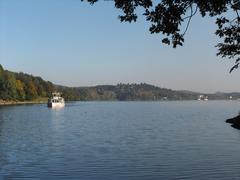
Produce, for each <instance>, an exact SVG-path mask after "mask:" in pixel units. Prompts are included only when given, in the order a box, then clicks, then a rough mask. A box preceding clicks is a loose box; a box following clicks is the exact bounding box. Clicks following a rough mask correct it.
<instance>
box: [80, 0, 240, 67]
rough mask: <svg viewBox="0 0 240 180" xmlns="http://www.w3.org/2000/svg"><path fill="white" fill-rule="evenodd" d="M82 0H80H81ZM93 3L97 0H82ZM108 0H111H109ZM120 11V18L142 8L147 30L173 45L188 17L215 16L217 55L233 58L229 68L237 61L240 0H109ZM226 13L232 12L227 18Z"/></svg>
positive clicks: (130, 19) (178, 42)
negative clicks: (218, 41)
mask: <svg viewBox="0 0 240 180" xmlns="http://www.w3.org/2000/svg"><path fill="white" fill-rule="evenodd" d="M81 1H84V0H81ZM85 1H88V2H90V3H91V4H94V3H95V2H97V1H98V0H85ZM110 1H111V0H110ZM112 1H113V2H114V3H115V7H116V8H117V9H120V10H121V11H122V14H121V15H119V19H120V20H121V21H122V22H123V21H126V22H135V21H136V20H137V17H138V15H137V13H136V9H137V8H140V9H143V16H145V17H146V21H149V22H150V24H151V25H150V28H149V31H150V32H151V33H157V34H158V33H159V34H162V35H163V38H162V43H165V44H168V45H172V46H173V47H174V48H175V47H177V46H178V45H180V46H182V45H183V43H184V35H185V34H186V32H187V30H188V27H189V24H190V22H191V20H192V17H193V16H194V15H196V14H200V15H201V16H202V17H205V16H210V17H215V18H216V24H217V29H216V35H217V36H218V37H219V38H221V39H222V40H221V42H220V43H218V44H217V45H216V47H217V49H218V53H217V55H218V56H221V57H226V58H229V59H235V65H234V66H233V67H232V68H231V70H230V72H231V71H232V70H233V69H235V68H238V66H239V62H240V57H239V55H240V12H239V11H240V0H159V1H153V0H112ZM229 14H233V16H231V18H228V15H229Z"/></svg>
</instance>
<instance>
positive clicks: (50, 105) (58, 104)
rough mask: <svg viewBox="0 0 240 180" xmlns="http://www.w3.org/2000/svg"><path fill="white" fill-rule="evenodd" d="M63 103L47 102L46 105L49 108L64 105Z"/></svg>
mask: <svg viewBox="0 0 240 180" xmlns="http://www.w3.org/2000/svg"><path fill="white" fill-rule="evenodd" d="M64 106H65V104H64V103H60V102H59V103H48V107H49V108H62V107H64Z"/></svg>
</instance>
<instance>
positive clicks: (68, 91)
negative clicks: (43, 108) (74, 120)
mask: <svg viewBox="0 0 240 180" xmlns="http://www.w3.org/2000/svg"><path fill="white" fill-rule="evenodd" d="M54 91H59V92H61V93H62V95H63V97H64V98H65V100H66V101H78V100H80V101H160V100H197V98H198V96H199V95H200V94H201V93H197V92H191V91H175V90H171V89H166V88H160V87H157V86H153V85H149V84H146V83H140V84H134V83H133V84H122V83H120V84H117V85H100V86H92V87H66V86H60V85H55V84H53V83H52V82H50V81H45V80H43V79H42V78H41V77H38V76H33V75H29V74H26V73H22V72H20V73H17V72H11V71H9V70H4V68H3V67H2V66H1V65H0V104H14V103H20V104H21V103H25V102H26V103H28V102H29V103H41V102H45V101H47V98H48V97H49V96H50V95H51V93H52V92H54ZM204 95H207V96H208V97H209V99H211V100H226V99H229V97H231V98H232V99H233V100H234V99H239V98H240V93H214V94H204Z"/></svg>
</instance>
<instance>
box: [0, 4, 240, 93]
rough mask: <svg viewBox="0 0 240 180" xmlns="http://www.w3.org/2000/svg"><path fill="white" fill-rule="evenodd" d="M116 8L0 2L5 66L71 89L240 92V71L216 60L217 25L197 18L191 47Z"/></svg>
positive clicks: (0, 38) (1, 59)
mask: <svg viewBox="0 0 240 180" xmlns="http://www.w3.org/2000/svg"><path fill="white" fill-rule="evenodd" d="M119 13H120V12H119V10H117V9H115V8H114V5H113V3H112V2H106V1H105V2H104V1H100V2H98V3H97V4H95V5H94V6H90V5H89V4H88V3H86V2H84V3H83V2H81V1H80V0H0V64H2V65H3V66H4V68H5V69H9V70H11V71H17V72H20V71H22V72H26V73H30V74H33V75H37V76H41V77H43V79H45V80H49V81H52V82H54V83H56V84H62V85H67V86H91V85H99V84H117V83H120V82H122V83H140V82H146V83H150V84H154V85H157V86H160V87H166V88H172V89H177V90H182V89H186V90H193V91H201V92H215V91H227V92H231V91H240V84H239V83H238V81H239V73H240V70H237V71H235V72H233V73H232V74H229V73H228V71H229V69H230V67H231V66H232V65H233V63H234V62H233V61H229V60H224V59H221V58H220V57H216V52H217V50H216V49H215V48H214V46H215V45H216V44H217V40H218V39H217V38H216V37H215V35H214V31H215V28H216V26H215V24H214V19H210V18H207V19H202V18H200V17H194V18H193V21H192V23H191V26H190V29H189V30H188V33H187V35H186V39H185V45H184V47H180V48H177V49H172V48H171V47H170V46H169V47H168V46H164V45H162V44H161V38H160V35H151V34H150V33H149V31H148V27H149V24H148V23H147V22H145V21H144V18H141V17H140V18H139V20H138V22H137V23H133V24H129V23H121V22H120V21H119V20H118V18H117V16H118V15H119Z"/></svg>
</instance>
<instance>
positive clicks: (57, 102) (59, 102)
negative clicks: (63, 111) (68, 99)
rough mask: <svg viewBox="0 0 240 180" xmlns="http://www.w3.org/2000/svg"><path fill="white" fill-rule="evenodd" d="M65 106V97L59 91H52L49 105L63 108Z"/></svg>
mask: <svg viewBox="0 0 240 180" xmlns="http://www.w3.org/2000/svg"><path fill="white" fill-rule="evenodd" d="M64 106H65V102H64V98H63V97H61V94H60V93H58V92H54V93H52V97H51V98H49V99H48V107H50V108H62V107H64Z"/></svg>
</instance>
